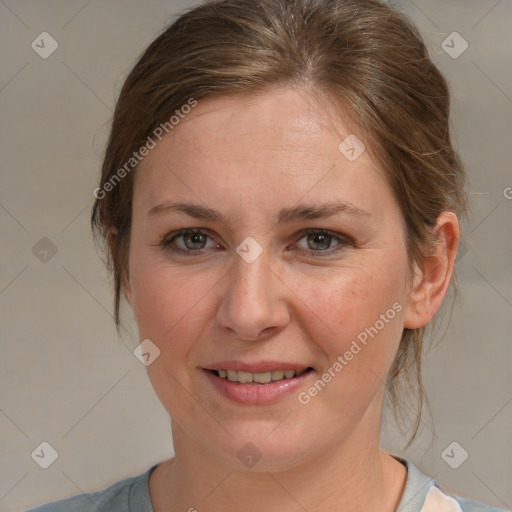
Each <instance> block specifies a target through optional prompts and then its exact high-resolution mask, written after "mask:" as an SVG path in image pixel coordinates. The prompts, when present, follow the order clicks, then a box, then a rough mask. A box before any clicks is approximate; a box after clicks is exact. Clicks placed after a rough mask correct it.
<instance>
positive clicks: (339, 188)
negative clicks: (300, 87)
mask: <svg viewBox="0 0 512 512" xmlns="http://www.w3.org/2000/svg"><path fill="white" fill-rule="evenodd" d="M333 112H334V109H332V108H331V109H329V104H328V103H327V102H325V101H322V99H321V98H319V97H318V96H313V95H312V94H308V93H306V92H297V91H295V90H293V89H281V90H274V91H270V92H266V93H265V94H259V95H252V96H247V97H241V96H227V97H219V98H207V99H204V100H200V101H199V102H198V104H197V106H195V107H194V108H193V109H192V110H191V112H190V113H189V114H187V115H184V116H183V119H180V121H179V123H178V124H177V125H176V126H174V128H173V129H172V131H171V132H170V133H169V134H167V135H165V136H164V137H163V139H162V141H161V142H158V143H157V144H156V147H155V148H154V149H152V150H151V152H150V153H149V154H148V155H147V156H146V157H145V158H144V160H143V161H142V162H141V164H140V165H139V167H138V169H137V172H136V173H135V189H136V194H135V196H136V199H137V201H136V202H140V203H141V204H144V206H145V207H147V208H149V207H151V206H153V205H154V204H155V203H156V202H158V201H165V200H168V199H169V198H170V197H169V196H173V197H174V198H176V196H177V195H181V196H182V195H183V194H185V195H187V196H188V197H189V198H190V199H192V198H193V196H196V197H195V199H196V200H197V199H198V198H200V199H201V200H204V201H206V199H207V198H214V197H215V196H219V197H220V196H223V198H224V199H226V200H228V199H229V198H231V200H232V198H233V197H234V198H235V199H236V200H237V202H238V203H237V204H241V203H242V201H243V202H244V204H253V202H256V201H259V202H261V199H262V198H265V200H266V201H268V204H269V206H270V205H271V204H272V203H273V202H281V203H282V201H283V198H284V197H286V196H288V197H289V198H290V201H291V202H296V201H298V200H299V199H300V197H301V196H304V195H305V194H308V195H309V199H313V198H314V197H316V196H315V194H316V195H321V196H322V199H323V200H335V199H336V198H337V197H338V196H339V192H341V193H342V195H348V196H352V197H353V198H354V197H355V196H358V195H359V196H361V197H359V199H358V200H359V201H360V202H362V203H364V204H361V205H360V206H361V207H362V208H365V205H366V208H365V209H373V210H374V211H375V213H378V211H377V210H378V209H379V204H376V203H375V201H374V199H375V197H374V196H376V195H378V194H379V193H380V195H381V197H382V192H383V191H382V188H383V187H385V186H386V184H385V183H384V182H385V176H384V173H383V171H382V169H380V168H379V167H378V166H376V165H375V164H374V162H373V160H372V158H371V157H370V155H369V152H368V151H363V152H362V154H361V155H360V156H359V157H358V158H357V159H355V160H350V159H349V158H347V154H346V153H344V152H343V151H340V148H339V145H340V143H342V141H344V140H346V138H347V137H349V136H350V137H354V136H356V137H357V134H355V133H353V132H354V131H358V129H357V127H356V126H355V124H354V123H353V122H352V121H351V119H350V118H349V117H348V116H342V117H341V118H340V116H339V115H333ZM358 138H361V139H364V137H363V135H362V134H361V133H359V137H358ZM349 140H352V139H349ZM349 156H350V154H349ZM234 184H236V190H234V189H233V185H234ZM233 192H236V194H235V195H234V196H233ZM206 202H208V201H206ZM381 202H382V201H381ZM217 206H221V205H217Z"/></svg>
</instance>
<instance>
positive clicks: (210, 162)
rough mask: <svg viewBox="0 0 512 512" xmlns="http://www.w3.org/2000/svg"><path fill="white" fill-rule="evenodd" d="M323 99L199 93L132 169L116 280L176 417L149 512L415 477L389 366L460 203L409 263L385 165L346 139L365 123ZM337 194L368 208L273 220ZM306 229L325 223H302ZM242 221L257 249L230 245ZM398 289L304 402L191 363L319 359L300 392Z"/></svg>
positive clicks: (440, 280)
mask: <svg viewBox="0 0 512 512" xmlns="http://www.w3.org/2000/svg"><path fill="white" fill-rule="evenodd" d="M332 112H333V109H329V108H328V106H327V105H326V104H325V103H323V102H322V101H320V99H318V98H317V97H315V96H313V95H312V94H311V93H308V92H306V91H300V92H298V91H296V90H293V89H275V90H270V91H267V92H265V93H263V94H261V95H259V96H251V97H246V98H242V97H234V96H231V97H222V98H215V99H212V98H210V99H205V100H201V101H200V102H199V103H198V105H197V106H196V107H195V108H194V109H193V110H192V112H191V113H190V114H188V115H187V116H186V118H185V119H183V120H182V121H181V122H180V124H179V125H177V126H176V127H175V128H174V129H173V131H172V132H171V133H170V134H169V135H167V136H166V137H164V138H163V140H162V141H161V142H160V143H159V144H158V145H157V146H156V147H155V148H154V149H153V150H152V151H151V152H150V154H149V155H148V156H147V157H146V158H145V159H144V160H143V161H142V163H141V164H140V166H139V168H138V169H137V173H136V175H135V184H134V197H133V220H132V231H131V240H130V257H129V277H128V278H127V280H126V283H125V286H124V291H125V294H126V297H127V299H128V302H129V304H130V307H131V309H132V311H133V314H134V317H135V319H136V322H137V324H138V328H139V339H140V340H141V341H142V340H144V339H150V340H151V341H152V342H153V343H154V344H155V345H157V346H158V348H159V350H160V356H159V357H158V358H157V359H155V361H154V362H153V363H151V364H150V365H149V366H147V371H148V376H149V378H150V380H151V383H152V385H153V387H154V389H155V392H156V393H157V395H158V397H159V399H160V400H161V402H162V404H163V405H164V407H165V408H166V410H167V411H168V413H169V415H170V417H171V418H172V420H171V421H172V432H173V444H174V450H175V457H174V458H173V459H169V460H168V461H165V462H163V463H161V464H160V465H159V466H158V468H157V469H156V470H155V471H154V472H153V474H152V475H151V478H150V482H149V489H150V496H151V500H152V503H153V507H154V509H155V511H156V512H160V511H164V510H190V509H191V508H193V507H195V508H196V509H197V510H199V511H201V512H203V511H220V510H244V511H251V512H252V511H257V510H258V511H260V510H262V509H264V510H270V511H274V510H275V511H277V510H279V511H290V512H291V511H298V510H304V509H306V510H308V512H315V511H320V510H322V511H326V510H329V511H330V510H332V511H334V510H347V511H356V510H357V511H359V510H361V511H363V510H381V511H383V512H386V511H389V512H391V511H394V510H396V507H397V506H398V503H399V501H400V497H401V494H402V492H403V488H404V484H405V481H406V476H407V475H406V469H405V467H404V466H403V465H402V464H401V463H400V462H398V461H397V460H396V459H395V458H393V457H392V456H391V455H390V454H388V453H386V452H385V451H383V450H381V449H380V448H379V432H380V423H381V413H382V404H383V399H384V382H385V381H386V376H387V373H388V371H389V369H390V366H391V364H392V362H393V359H394V357H395V354H396V351H397V349H398V346H399V342H400V337H401V333H402V330H403V329H404V328H405V327H407V328H411V329H414V328H419V327H422V326H424V325H426V324H427V323H428V322H429V321H430V320H431V319H432V317H433V316H434V314H435V313H436V311H437V310H438V309H439V307H440V305H441V303H442V301H443V299H444V297H445V294H446V292H447V289H448V286H449V283H450V279H451V276H452V272H453V265H454V261H455V256H456V250H457V244H458V238H459V225H458V221H457V217H456V216H455V215H454V214H453V213H451V212H443V213H442V214H441V215H440V217H439V219H438V229H439V233H440V235H441V244H440V246H439V249H438V250H437V251H436V252H435V253H433V255H432V256H430V257H429V258H427V260H426V261H425V264H424V265H423V266H422V268H420V267H418V266H417V265H416V267H415V273H414V275H410V274H409V273H408V267H407V255H406V250H405V240H404V227H403V218H402V215H401V212H400V209H399V206H398V203H397V202H396V200H395V199H394V197H393V194H392V191H391V189H390V187H389V185H388V183H387V181H386V179H385V176H384V173H383V171H382V169H380V168H379V167H378V165H377V164H376V163H375V162H374V161H373V160H372V157H371V154H370V151H369V150H367V151H364V152H363V153H362V154H361V155H360V156H359V157H358V158H357V159H356V160H355V161H353V162H352V161H349V160H348V159H347V158H346V157H345V156H344V155H343V154H342V153H341V152H340V151H339V149H338V145H339V144H340V142H341V141H342V140H343V139H345V137H346V136H347V135H349V134H350V133H356V134H357V133H358V132H357V131H356V130H357V128H355V126H354V125H351V124H350V121H349V119H348V117H346V116H345V117H343V118H341V119H340V118H336V119H335V118H333V117H331V113H332ZM359 135H360V138H361V139H362V140H363V142H365V144H366V146H367V148H369V147H370V144H369V142H368V141H365V140H364V138H363V137H362V135H361V134H359ZM164 201H190V202H193V203H198V204H201V205H203V206H208V207H211V208H215V209H217V210H219V211H220V213H221V214H222V215H223V216H224V217H225V222H221V221H216V220H205V219H197V218H193V217H191V216H188V215H185V214H182V213H176V212H170V211H168V212H165V213H162V214H158V215H154V216H147V212H148V211H149V210H150V209H151V208H152V207H154V206H155V205H157V204H160V203H162V202H164ZM335 201H343V202H349V203H352V204H353V205H356V206H357V207H359V208H361V209H363V210H365V211H366V212H368V213H369V214H370V216H368V217H361V218H358V217H356V216H351V215H349V214H347V213H338V214H336V215H334V216H332V217H328V218H322V219H314V220H308V219H299V220H294V221H292V222H288V223H285V224H282V225H278V224H276V222H275V216H276V215H277V212H278V211H279V210H280V209H281V208H284V207H292V206H297V205H298V204H318V203H323V202H335ZM184 228H201V229H202V230H203V232H204V233H205V234H206V235H207V236H206V237H204V238H203V239H199V240H197V238H196V239H194V238H193V237H192V238H191V237H190V236H189V237H187V236H185V237H183V236H181V237H179V238H177V239H175V240H174V242H173V243H172V245H171V246H172V247H178V248H181V249H184V250H188V251H189V252H190V253H192V252H193V249H194V248H197V249H200V252H201V254H199V255H180V254H177V253H173V252H172V251H171V250H170V248H169V247H168V248H164V247H162V246H160V245H159V244H160V242H162V240H164V239H167V240H169V239H170V238H171V237H172V236H169V235H172V233H174V232H176V231H178V230H180V229H184ZM308 228H315V229H326V230H329V232H331V233H332V235H333V238H331V239H329V237H327V240H326V241H322V240H321V239H320V240H319V238H318V236H315V235H314V234H313V235H309V236H308V235H307V234H304V233H303V230H305V229H308ZM248 236H251V237H253V238H254V239H255V240H256V241H257V242H258V243H259V245H260V246H261V248H262V250H263V252H262V254H261V255H260V256H259V257H258V258H257V259H256V260H255V261H253V262H252V263H247V262H246V261H244V259H242V258H241V257H240V256H239V255H238V254H237V252H236V251H235V249H236V247H237V246H238V245H239V244H240V243H241V242H242V241H243V240H244V239H245V238H246V237H248ZM336 236H339V237H341V238H345V239H347V241H348V243H347V244H346V245H342V246H339V245H338V244H339V243H340V242H339V241H338V239H336V238H335V237H336ZM111 243H115V232H113V236H112V239H111ZM322 248H324V250H323V251H322ZM335 249H340V250H339V251H337V252H333V251H334V250H335ZM329 251H330V252H331V253H330V255H327V256H322V254H321V253H322V252H323V253H324V254H325V253H328V252H329ZM315 255H318V256H316V257H315ZM396 302H398V303H399V304H400V305H401V306H402V310H401V311H400V312H399V313H398V314H396V316H395V317H394V318H393V319H392V320H390V321H389V322H388V323H386V324H385V326H384V328H382V329H381V330H380V331H379V332H378V335H376V336H375V337H374V338H371V339H370V341H369V343H368V344H367V346H365V347H364V348H363V349H362V350H361V351H360V352H359V353H358V354H357V355H356V356H354V358H353V359H352V360H351V361H350V362H349V364H347V366H345V367H344V368H343V370H342V371H341V372H339V373H337V375H336V377H335V378H333V379H332V380H331V382H329V383H328V384H327V385H326V386H325V388H324V389H323V390H322V391H321V392H320V393H318V395H317V396H315V397H314V398H312V399H311V401H310V402H309V403H308V404H307V405H303V404H301V403H299V401H298V400H297V393H292V394H291V395H289V396H287V397H284V398H282V399H281V400H279V401H278V402H277V403H274V404H269V405H241V404H238V403H235V402H232V401H230V400H228V399H227V398H225V397H223V396H221V395H220V394H219V393H218V392H217V391H216V390H215V389H214V388H213V386H212V385H211V383H210V381H209V380H208V379H207V378H206V377H205V375H204V373H203V371H202V370H201V368H203V367H207V366H208V365H209V364H211V363H213V362H215V361H220V360H228V359H229V360H236V359H242V360H245V361H250V362H257V361H260V360H269V359H270V360H278V361H289V362H294V363H296V362H300V363H305V364H306V366H313V367H314V368H315V372H314V374H312V375H310V376H309V377H308V381H307V383H305V384H304V386H303V387H302V388H301V390H302V391H303V390H307V388H308V387H310V386H311V385H312V384H313V383H314V382H315V381H316V380H317V379H318V378H319V377H320V376H321V375H322V374H323V372H325V371H326V370H327V369H328V368H329V367H332V364H333V362H334V361H335V360H336V358H337V357H338V356H339V355H343V354H344V353H345V352H346V351H347V350H348V349H349V348H350V345H351V343H352V341H353V340H355V339H357V336H358V334H359V333H361V331H363V330H364V329H365V328H367V327H370V326H373V325H374V324H375V322H376V321H377V320H378V319H379V315H381V314H385V313H386V311H387V310H389V309H390V308H391V306H392V304H393V303H396ZM248 442H250V443H252V444H253V445H255V446H256V447H257V449H258V451H259V452H260V453H261V454H262V458H261V459H260V460H259V461H258V463H257V464H256V465H254V466H253V467H252V468H247V467H246V466H244V464H243V463H242V461H241V460H239V458H238V457H237V452H238V450H240V449H241V448H242V447H243V446H244V445H245V444H246V443H248Z"/></svg>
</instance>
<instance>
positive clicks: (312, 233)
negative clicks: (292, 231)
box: [299, 229, 350, 256]
mask: <svg viewBox="0 0 512 512" xmlns="http://www.w3.org/2000/svg"><path fill="white" fill-rule="evenodd" d="M303 235H304V236H302V238H300V240H304V239H305V240H306V248H305V251H306V252H309V253H311V252H313V253H326V254H332V253H334V252H338V251H339V250H341V249H343V247H345V246H348V245H350V243H349V242H348V241H347V240H345V239H344V238H341V237H339V236H336V235H334V234H332V233H331V232H330V231H327V230H325V229H308V230H306V231H304V232H303ZM300 240H299V241H300ZM334 240H336V241H337V242H338V243H337V245H335V248H334V249H332V250H327V249H329V246H331V244H332V242H333V241H334ZM301 251H302V250H301ZM315 256H317V255H316V254H315ZM318 256H323V255H322V254H318Z"/></svg>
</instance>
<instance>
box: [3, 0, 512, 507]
mask: <svg viewBox="0 0 512 512" xmlns="http://www.w3.org/2000/svg"><path fill="white" fill-rule="evenodd" d="M194 3H196V2H185V1H183V2H176V1H169V0H168V1H163V0H152V1H150V2H140V1H139V2H137V1H135V0H125V1H122V2H121V1H119V0H109V1H99V0H92V1H86V0H85V1H84V0H80V1H78V0H73V1H66V2H64V1H63V0H62V1H57V0H54V1H51V0H44V1H35V0H34V1H28V0H18V1H14V0H4V1H0V38H1V50H0V51H1V58H2V65H1V71H0V73H1V78H0V108H1V112H2V120H1V128H0V129H1V139H0V140H1V186H0V236H1V244H0V261H1V273H0V311H1V333H0V343H1V356H0V434H1V435H0V454H1V464H0V510H2V511H18V510H23V509H25V508H28V507H31V506H34V505H36V504H39V503H43V502H46V501H49V500H51V499H56V498H62V497H66V496H70V495H73V494H77V493H80V492H85V491H90V490H97V489H99V488H103V487H105V486H106V485H108V484H110V483H112V482H115V481H117V480H119V479H121V478H126V477H128V476H131V475H135V474H139V473H141V472H143V471H145V470H146V469H148V468H149V466H150V465H152V464H154V463H156V462H158V461H161V460H163V459H165V458H168V457H169V456H171V455H172V453H173V452H172V444H171V437H170V426H169V419H168V416H167V413H166V412H165V410H164V409H163V407H162V406H161V405H160V403H159V401H158V399H157V398H156V396H155V395H154V392H153V390H152V388H151V385H150V383H149V381H148V379H147V376H146V372H145V368H144V366H143V365H142V364H141V363H140V362H139V361H138V360H137V359H136V358H135V357H134V355H133V354H132V351H133V349H134V348H135V347H136V345H137V344H138V341H137V336H136V334H135V333H136V332H137V331H136V327H135V325H134V324H133V322H132V318H131V315H130V311H129V309H128V308H127V306H125V307H124V308H123V312H124V318H125V321H126V322H127V324H128V326H129V328H128V331H123V333H122V337H121V338H118V337H117V335H116V333H115V328H114V323H113V319H112V316H111V315H112V311H113V306H112V293H111V290H110V288H109V284H108V278H107V273H106V271H105V269H104V268H103V265H102V263H101V261H100V259H99V257H98V255H97V254H96V250H95V247H94V245H93V242H92V239H91V235H90V230H89V223H88V220H89V212H90V208H91V206H92V203H93V196H92V191H93V189H94V188H95V187H96V180H97V178H98V176H99V166H100V163H101V157H102V151H103V149H104V144H105V140H106V136H107V134H108V123H109V120H110V117H111V111H112V109H113V106H114V102H115V99H116V97H117V94H118V92H119V89H120V87H121V85H122V82H123V79H124V77H125V76H126V74H127V72H128V71H129V69H130V68H131V66H132V65H133V64H134V61H135V59H136V58H137V57H138V56H139V55H140V53H141V52H142V51H143V49H144V48H145V46H146V45H147V44H148V43H149V42H150V41H151V40H152V39H154V37H156V35H157V33H159V32H160V30H161V29H162V28H163V27H164V25H165V24H166V23H167V21H168V20H169V19H170V17H171V16H172V15H174V14H176V13H177V12H178V11H179V10H181V9H182V8H185V7H188V6H192V5H193V4H194ZM394 3H395V4H397V5H398V6H399V7H400V8H403V9H404V10H405V11H406V12H407V13H408V14H409V15H410V16H411V17H412V18H413V19H414V21H415V22H416V23H417V24H418V25H419V27H420V28H421V30H422V32H423V34H424V36H425V37H426V39H427V41H428V43H429V47H430V51H431V54H432V56H433V58H434V60H435V62H436V63H437V65H438V66H439V67H440V68H441V70H442V71H443V72H444V73H445V74H446V76H447V77H448V79H449V81H450V83H451V86H452V90H453V114H454V116H453V124H454V130H455V134H456V140H457V145H458V147H459V149H460V152H461V154H462V157H463V160H464V162H465V163H466V165H467V169H468V172H469V176H470V182H471V187H470V191H471V208H472V214H471V225H467V226H464V236H465V241H466V244H467V252H465V254H462V255H461V256H462V257H461V258H460V259H459V261H458V263H457V269H458V272H459V275H460V281H461V299H460V300H458V302H457V303H456V306H455V308H454V310H453V314H452V318H451V321H450V323H449V325H448V322H447V320H448V317H449V309H447V310H446V311H447V313H446V314H445V321H444V322H443V323H441V324H439V325H440V327H439V328H438V330H437V331H436V332H435V336H433V339H434V341H436V342H437V341H439V340H441V341H440V342H439V344H438V346H437V348H436V349H435V350H432V351H431V352H430V354H429V355H428V357H427V358H426V361H425V379H426V388H427V391H428V394H429V397H430V404H431V409H432V415H433V419H434V425H435V430H434V432H432V431H431V429H432V425H431V423H430V420H429V417H428V415H425V418H424V424H423V426H422V429H421V432H420V435H419V437H418V439H417V440H416V441H415V443H414V444H413V445H412V446H411V448H410V449H409V450H407V451H406V452H405V453H403V452H402V451H401V446H403V444H404V440H403V438H401V437H400V435H399V433H398V431H397V429H396V428H394V427H393V426H392V425H391V424H390V426H389V427H388V428H387V429H386V430H385V431H384V433H383V444H384V446H385V447H387V448H388V449H390V450H393V451H394V452H395V453H397V454H402V455H403V456H405V457H406V458H409V459H410V460H411V461H412V462H413V463H415V464H416V465H417V466H419V467H420V469H422V470H423V471H424V472H426V473H428V474H429V475H430V476H432V477H435V478H436V479H437V480H438V481H439V482H441V483H442V484H443V485H444V486H445V488H446V489H447V490H448V491H450V492H454V493H458V494H460V495H464V496H468V497H472V498H475V499H479V500H482V501H485V502H488V503H491V504H494V505H496V506H499V507H502V508H507V509H510V507H511V505H512V488H511V486H510V481H511V477H512V456H511V455H512V448H511V436H510V432H511V430H512V429H511V420H512V376H511V372H510V362H511V352H512V349H511V347H512V343H511V338H512V337H511V334H510V331H511V328H512V321H511V319H512V272H511V261H512V259H511V255H512V237H511V234H512V232H511V228H510V226H511V220H512V199H507V197H506V196H508V197H509V198H510V197H512V189H510V188H507V187H512V174H511V172H510V169H511V168H510V165H511V164H510V162H511V161H512V158H511V157H512V155H511V131H512V130H511V128H512V74H511V69H512V66H511V60H512V59H511V52H512V50H511V49H512V31H511V30H510V27H511V26H512V2H511V1H510V0H501V1H498V0H478V1H477V0H474V1H469V0H450V1H446V0H445V1H442V0H424V1H420V0H416V1H415V2H412V1H406V0H403V1H402V2H394ZM43 31H46V32H49V33H50V34H51V36H52V37H53V38H54V39H55V40H56V41H57V42H58V44H59V46H58V49H57V50H56V51H55V52H54V53H53V54H52V55H51V56H50V57H48V58H47V59H43V58H41V57H40V56H39V55H38V54H37V53H36V52H35V51H34V50H33V49H32V48H31V42H32V41H33V40H34V39H35V38H36V37H37V36H38V35H39V34H40V33H41V32H43ZM453 31H457V32H459V33H460V34H461V35H462V37H463V38H464V39H465V40H466V41H467V42H468V44H469V47H468V49H467V50H466V51H465V52H464V53H463V54H462V55H461V56H460V57H458V58H456V59H454V58H452V57H450V56H449V55H448V54H447V53H445V51H443V49H442V47H441V43H442V41H443V40H445V39H446V38H447V37H448V36H449V35H450V34H451V33H452V32H453ZM448 41H450V40H448ZM43 237H46V238H47V239H49V240H50V241H51V244H53V245H54V246H55V249H56V251H57V252H56V253H55V254H53V255H52V253H51V252H49V253H47V255H46V259H47V261H46V262H45V261H42V260H41V258H43V260H44V258H45V257H44V255H43V253H41V252H38V249H39V251H40V250H41V244H42V245H43V246H44V247H46V248H48V247H51V246H52V245H51V244H50V243H49V242H48V241H46V240H43V242H40V240H41V238H43ZM38 243H39V245H37V244H38ZM45 244H46V245H45ZM34 246H35V247H36V248H35V249H33V248H34ZM44 247H43V249H44ZM130 326H131V327H130ZM43 441H47V442H49V443H50V444H51V445H52V446H53V447H54V448H55V449H56V450H57V452H58V454H59V457H58V459H57V460H56V461H55V462H54V463H53V464H52V465H51V466H50V467H49V468H48V469H46V470H45V469H42V468H41V467H39V465H37V464H36V463H35V462H34V460H33V459H32V458H31V453H32V452H33V451H34V450H35V449H36V447H37V446H38V445H39V444H40V443H41V442H43ZM453 441H456V442H457V443H459V445H460V446H462V447H463V448H464V449H465V450H466V451H467V452H468V454H469V457H468V459H467V460H466V461H465V462H464V463H463V464H462V465H460V467H459V468H458V469H452V468H451V467H450V466H449V465H448V464H447V463H446V462H445V461H444V460H443V458H442V457H441V454H442V452H443V451H444V450H445V448H446V447H447V446H448V445H450V443H452V442H453ZM452 453H453V456H452V460H453V459H457V458H460V457H461V454H462V453H463V452H462V451H461V448H459V447H456V448H455V450H454V452H452ZM452 453H450V455H452ZM452 464H453V463H452Z"/></svg>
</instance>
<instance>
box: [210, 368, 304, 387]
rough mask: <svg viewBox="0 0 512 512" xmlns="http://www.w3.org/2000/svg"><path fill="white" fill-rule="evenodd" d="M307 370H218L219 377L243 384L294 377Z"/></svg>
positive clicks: (263, 382)
mask: <svg viewBox="0 0 512 512" xmlns="http://www.w3.org/2000/svg"><path fill="white" fill-rule="evenodd" d="M304 371H305V370H301V371H298V372H296V371H295V370H273V371H271V372H262V373H250V372H242V371H240V372H238V371H235V370H218V374H219V377H221V378H222V379H226V378H227V379H228V380H229V381H231V382H241V383H243V384H247V383H251V382H257V383H258V384H267V383H269V382H270V381H275V380H283V379H292V378H293V377H295V376H299V375H300V374H302V373H303V372H304Z"/></svg>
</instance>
